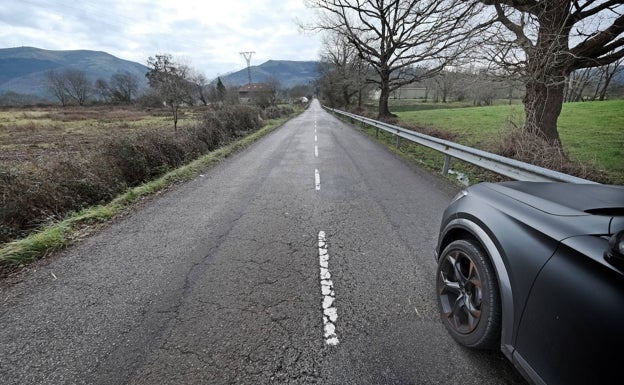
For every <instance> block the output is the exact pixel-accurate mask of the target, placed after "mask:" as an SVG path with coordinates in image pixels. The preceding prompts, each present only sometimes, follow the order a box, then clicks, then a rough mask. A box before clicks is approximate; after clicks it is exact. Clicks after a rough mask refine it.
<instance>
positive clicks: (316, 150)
mask: <svg viewBox="0 0 624 385" xmlns="http://www.w3.org/2000/svg"><path fill="white" fill-rule="evenodd" d="M314 156H315V157H317V158H318V146H314Z"/></svg>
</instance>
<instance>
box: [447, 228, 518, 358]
mask: <svg viewBox="0 0 624 385" xmlns="http://www.w3.org/2000/svg"><path fill="white" fill-rule="evenodd" d="M441 235H442V236H441V241H440V243H439V245H438V254H441V253H442V250H444V248H446V246H448V245H449V244H450V243H451V242H453V241H455V240H458V239H464V240H472V241H474V242H476V243H477V244H478V245H480V246H481V248H482V249H483V250H484V251H485V253H486V255H487V256H488V258H489V260H490V263H491V264H492V266H493V267H494V270H495V272H496V277H497V280H498V287H499V290H500V293H499V295H500V301H501V308H502V315H501V350H502V352H503V354H505V356H507V358H508V359H509V360H512V355H513V351H514V347H513V322H514V307H513V292H512V289H511V283H510V278H509V274H508V272H507V268H506V266H505V263H504V260H503V257H502V255H501V252H500V251H499V249H498V247H497V246H496V243H495V241H494V239H492V238H491V237H490V236H489V235H488V233H487V232H486V231H485V230H484V229H483V228H482V227H481V226H479V225H478V224H477V223H475V222H473V221H471V220H469V219H466V218H455V219H453V220H451V221H450V222H449V223H448V224H447V225H446V226H445V228H444V230H443V231H442V234H441Z"/></svg>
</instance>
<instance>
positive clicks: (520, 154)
mask: <svg viewBox="0 0 624 385" xmlns="http://www.w3.org/2000/svg"><path fill="white" fill-rule="evenodd" d="M492 151H493V152H495V153H497V154H499V155H502V156H504V157H507V158H513V159H517V160H520V161H522V162H526V163H530V164H534V165H536V166H540V167H544V168H547V169H550V170H555V171H559V172H562V173H565V174H570V175H574V176H577V177H579V178H585V179H590V180H594V181H597V182H600V183H609V180H608V177H607V175H606V173H605V172H603V171H601V170H598V169H596V168H595V167H592V166H590V165H586V164H582V163H580V162H575V161H573V160H571V159H570V157H569V156H568V154H567V153H566V152H565V151H564V149H563V148H561V147H560V146H558V145H556V144H553V143H550V142H548V141H547V140H546V139H544V138H542V137H540V136H538V135H535V134H533V133H530V132H528V131H526V130H524V129H522V128H513V129H511V130H509V131H508V132H505V133H503V134H502V135H501V137H500V140H499V142H498V143H497V144H496V145H495V148H493V150H492Z"/></svg>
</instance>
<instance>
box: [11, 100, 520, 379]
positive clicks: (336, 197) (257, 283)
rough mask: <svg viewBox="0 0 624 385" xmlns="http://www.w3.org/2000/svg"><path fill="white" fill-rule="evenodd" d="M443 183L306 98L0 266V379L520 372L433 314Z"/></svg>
mask: <svg viewBox="0 0 624 385" xmlns="http://www.w3.org/2000/svg"><path fill="white" fill-rule="evenodd" d="M456 192H457V188H456V187H454V186H452V185H450V184H449V183H448V182H446V181H444V180H442V179H440V178H438V177H436V176H432V175H430V174H428V173H427V172H425V171H422V170H420V169H418V168H416V167H414V166H410V165H407V164H405V163H404V162H403V161H402V160H401V159H399V158H398V157H397V156H396V155H394V154H392V153H391V152H389V151H388V150H387V149H385V148H383V147H382V146H381V145H379V144H377V143H375V142H374V141H372V140H371V139H370V138H368V137H367V136H365V135H364V134H362V133H360V132H359V131H357V130H356V129H354V128H352V127H349V126H347V125H345V124H343V123H341V122H340V121H338V120H336V119H335V118H333V117H332V116H331V115H329V114H327V113H325V112H324V111H323V110H322V109H321V108H320V106H319V104H318V102H317V101H314V102H313V103H312V105H311V107H310V108H309V109H308V110H307V111H306V112H305V113H303V114H302V115H300V116H299V117H297V118H296V119H293V120H291V121H290V122H288V123H287V124H285V125H284V126H283V127H281V128H280V129H278V130H276V131H275V132H273V133H272V134H270V135H268V136H267V137H265V138H263V139H262V140H260V141H258V142H256V143H255V144H254V145H253V146H251V147H250V148H248V149H247V150H245V151H243V152H241V153H239V154H237V155H234V156H233V157H231V158H229V159H227V160H225V161H223V162H222V163H220V164H219V165H217V166H216V167H214V168H213V169H211V170H210V171H207V172H206V173H205V175H202V176H200V177H198V178H196V179H195V180H193V181H191V182H189V183H186V184H184V185H181V186H179V187H177V188H176V189H173V190H171V191H168V192H166V193H163V194H160V195H159V196H157V197H155V198H153V199H150V200H149V202H146V203H145V204H143V205H142V207H141V208H140V209H139V210H137V211H136V212H134V213H133V214H132V215H129V216H126V217H125V218H122V219H121V220H119V221H117V222H116V223H114V224H113V225H111V226H109V227H107V228H106V229H105V230H103V231H102V232H100V233H98V234H97V235H94V236H92V237H90V238H88V239H86V240H84V241H82V242H80V243H79V244H78V245H76V246H74V247H72V248H70V249H68V250H67V251H65V252H63V253H61V254H59V255H56V256H53V257H51V258H49V259H48V260H46V261H45V262H42V263H40V264H39V265H37V266H36V269H35V270H34V271H30V272H28V273H26V274H24V275H23V276H21V277H20V279H19V280H18V282H3V283H0V290H1V291H0V306H1V307H0V325H1V327H0V383H2V384H6V385H8V384H150V385H151V384H154V385H156V384H273V383H285V384H307V383H316V384H341V385H346V384H521V383H523V380H522V379H521V378H520V376H519V375H518V374H517V373H516V372H515V370H514V369H513V367H512V366H511V365H510V364H509V363H508V362H507V361H506V360H505V358H504V357H503V356H502V354H500V353H496V352H475V351H471V350H467V349H463V348H461V347H459V346H458V345H457V344H456V343H455V342H454V341H453V340H452V339H451V338H450V336H449V335H448V334H447V333H446V331H445V329H444V327H443V326H442V324H441V323H440V322H439V320H438V316H437V310H436V306H435V298H434V285H435V262H434V259H433V247H434V245H435V242H436V237H437V231H438V226H439V223H440V218H441V214H442V211H443V209H444V208H445V207H446V205H447V204H448V202H449V201H450V200H451V198H452V197H453V195H454V194H455V193H456Z"/></svg>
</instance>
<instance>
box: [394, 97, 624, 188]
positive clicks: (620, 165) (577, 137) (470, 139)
mask: <svg viewBox="0 0 624 385" xmlns="http://www.w3.org/2000/svg"><path fill="white" fill-rule="evenodd" d="M399 110H401V111H397V112H396V114H397V115H398V116H399V119H400V122H399V125H405V124H409V125H415V126H427V127H436V128H441V129H445V130H449V131H451V132H453V133H455V134H456V135H457V138H456V140H455V141H456V142H458V143H461V144H465V145H468V146H471V147H476V148H481V149H484V150H486V151H492V150H493V149H494V148H495V147H496V146H497V144H498V142H499V141H500V138H501V136H502V135H504V134H506V133H507V132H508V130H509V129H510V128H512V127H514V126H515V127H521V126H522V125H523V122H524V111H523V108H522V106H521V105H511V106H509V105H506V106H505V105H499V106H490V107H472V108H465V107H463V108H448V109H439V108H438V109H423V108H422V107H421V106H420V107H419V106H417V107H416V108H415V110H411V111H410V110H408V109H407V107H405V106H401V107H400V108H399ZM623 110H624V100H611V101H604V102H584V103H566V104H564V106H563V111H562V113H561V115H560V118H559V134H560V136H561V140H562V142H563V145H564V148H565V150H566V151H568V153H569V155H570V157H571V158H572V159H573V160H576V161H579V162H582V163H584V164H589V165H591V166H593V167H596V168H598V169H600V170H604V171H605V172H606V173H607V175H608V177H609V180H610V182H611V183H615V184H624V114H622V111H623ZM426 162H427V161H426ZM440 167H441V164H440Z"/></svg>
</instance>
